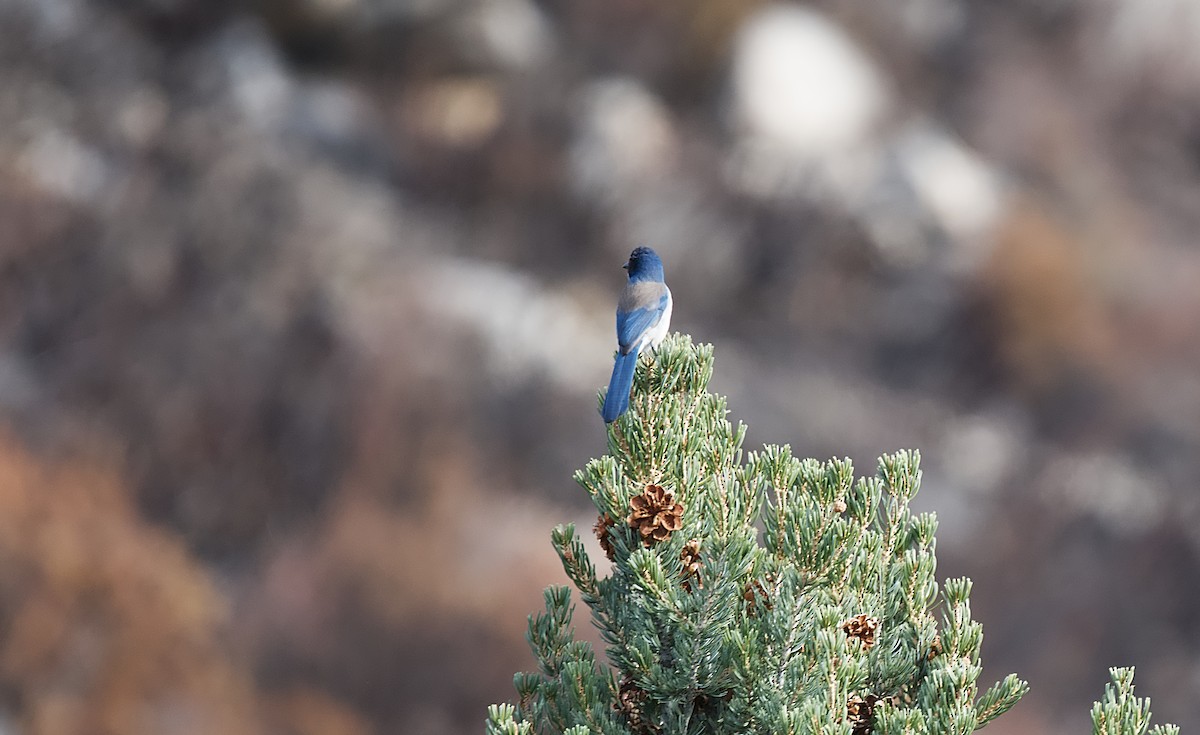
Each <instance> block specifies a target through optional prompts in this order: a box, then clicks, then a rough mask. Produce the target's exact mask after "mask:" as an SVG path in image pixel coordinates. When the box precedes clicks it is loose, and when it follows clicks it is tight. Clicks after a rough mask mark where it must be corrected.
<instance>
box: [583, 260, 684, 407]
mask: <svg viewBox="0 0 1200 735" xmlns="http://www.w3.org/2000/svg"><path fill="white" fill-rule="evenodd" d="M625 269H626V270H628V271H629V282H628V283H627V284H625V290H624V291H622V292H621V298H620V300H619V301H618V302H617V348H618V351H617V357H616V360H615V362H614V364H613V372H612V378H610V379H609V381H608V393H606V394H605V396H604V408H603V409H601V412H600V413H601V415H602V416H603V417H604V422H605V423H612V422H613V421H616V420H617V418H618V417H619V416H620V415H621V414H623V413H625V411H626V410H627V409H628V408H629V391H630V389H631V388H632V387H633V373H634V370H635V369H636V368H637V359H638V355H639V354H640V353H641V351H642V350H643V349H644V348H646V347H649V348H651V349H653V348H654V347H657V346H658V345H659V343H660V342H662V341H663V338H664V337H666V336H667V330H668V329H669V328H670V325H671V306H672V304H671V290H670V289H669V288H667V284H666V283H665V281H664V279H663V265H662V260H660V259H659V257H658V254H657V253H655V252H654V251H653V250H651V249H650V248H637V249H636V250H634V251H633V252H632V253H630V255H629V262H628V263H626V264H625Z"/></svg>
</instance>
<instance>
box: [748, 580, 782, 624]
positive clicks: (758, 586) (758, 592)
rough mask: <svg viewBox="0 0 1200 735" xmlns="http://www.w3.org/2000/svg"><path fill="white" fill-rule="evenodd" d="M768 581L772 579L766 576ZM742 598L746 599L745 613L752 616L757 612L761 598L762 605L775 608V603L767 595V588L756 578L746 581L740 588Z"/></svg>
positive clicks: (771, 608) (770, 608)
mask: <svg viewBox="0 0 1200 735" xmlns="http://www.w3.org/2000/svg"><path fill="white" fill-rule="evenodd" d="M767 581H768V582H771V581H772V580H771V579H770V577H768V580H767ZM742 599H743V600H745V601H746V614H747V615H749V616H750V617H754V616H755V615H757V614H758V603H759V600H760V599H761V600H762V605H763V607H765V608H766V609H768V610H773V609H774V608H775V603H773V602H771V598H770V597H769V596H768V595H767V588H766V587H764V586H763V583H762V582H760V581H758V580H757V579H756V580H754V581H753V582H747V583H746V586H745V587H744V588H742Z"/></svg>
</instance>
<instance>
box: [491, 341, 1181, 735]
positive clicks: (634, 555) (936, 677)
mask: <svg viewBox="0 0 1200 735" xmlns="http://www.w3.org/2000/svg"><path fill="white" fill-rule="evenodd" d="M712 369H713V350H712V347H711V346H710V345H693V343H692V341H691V339H690V338H689V337H687V336H683V335H672V336H671V337H669V338H668V339H667V340H666V341H665V342H664V343H663V344H662V346H661V347H660V348H659V349H658V351H657V353H656V354H655V355H653V356H647V357H643V358H642V360H641V362H640V364H639V366H638V370H637V375H636V377H635V381H634V388H633V397H632V399H631V402H630V410H629V412H628V413H627V414H626V415H625V416H623V417H622V418H621V419H619V420H618V421H616V422H615V423H613V424H611V425H610V427H609V453H608V454H607V455H606V456H604V457H601V458H599V459H594V460H592V461H590V462H589V463H588V464H587V466H586V467H585V468H584V469H583V470H581V471H579V472H577V473H576V475H575V479H576V481H577V482H578V483H579V484H580V485H581V486H582V487H583V488H584V489H585V490H586V491H587V492H588V494H589V495H590V496H591V499H592V501H593V503H595V505H596V508H597V511H598V513H599V517H598V520H597V522H596V525H595V528H594V529H593V530H594V532H595V533H596V535H597V537H598V538H599V541H600V545H601V548H602V549H603V551H604V552H605V554H606V556H607V557H608V559H609V561H610V562H611V570H610V573H609V574H608V576H605V577H602V576H599V575H598V573H597V570H596V566H595V565H594V564H593V562H592V561H591V559H589V557H588V554H587V552H586V550H585V547H584V544H583V542H582V541H581V540H580V538H579V536H578V535H577V533H576V530H575V528H574V527H573V526H572V525H565V526H559V527H558V528H556V529H555V530H554V532H553V534H552V540H553V543H554V547H555V549H556V550H557V551H558V554H559V556H560V558H561V559H562V563H563V567H564V569H565V570H566V573H567V576H568V577H569V578H570V580H571V582H572V583H573V584H574V586H575V588H576V590H577V592H578V595H579V598H580V599H581V600H582V601H583V603H584V604H585V605H586V606H587V607H588V608H589V609H590V611H591V618H592V622H593V623H594V624H595V625H596V626H597V627H598V628H599V630H600V633H601V636H602V638H603V640H604V642H605V644H606V653H607V659H608V663H607V664H605V663H602V662H601V661H600V660H598V659H597V656H596V654H595V652H594V651H593V650H592V646H591V645H590V644H589V643H587V642H583V641H577V640H575V638H574V630H573V628H572V625H573V613H574V605H573V604H572V601H571V593H570V591H569V589H568V588H567V587H557V586H556V587H550V588H548V589H547V590H546V593H545V606H546V609H545V612H544V613H540V614H538V615H536V616H531V618H530V622H529V631H528V639H529V642H530V645H531V646H532V648H533V651H534V653H535V655H536V657H537V659H538V663H539V668H540V670H539V671H537V672H534V673H522V674H517V675H516V677H515V678H514V683H515V685H516V689H517V693H518V702H517V705H516V706H515V707H514V706H513V705H508V704H505V705H494V706H492V707H491V708H489V712H488V724H487V729H488V733H489V735H527V734H532V733H537V734H539V735H548V734H550V733H564V734H566V735H585V733H597V734H603V735H700V734H713V735H717V734H722V733H730V734H733V733H739V734H740V733H796V734H799V733H812V734H814V735H815V734H817V733H825V734H828V735H835V734H837V735H865V734H866V733H878V734H880V735H887V734H891V733H896V734H899V733H911V734H912V735H918V734H920V733H930V734H941V733H947V734H949V733H970V732H972V731H974V730H976V729H978V728H981V727H983V726H984V725H986V724H987V723H988V722H990V721H991V720H992V719H994V718H996V717H998V716H999V715H1001V714H1002V713H1004V712H1005V711H1006V710H1008V709H1009V708H1010V707H1012V706H1013V705H1014V704H1016V702H1017V700H1018V699H1020V697H1021V696H1022V695H1023V694H1024V693H1025V691H1026V690H1027V685H1026V684H1025V682H1023V681H1021V680H1020V679H1018V678H1017V677H1016V676H1015V675H1010V676H1008V677H1007V678H1005V679H1004V680H1003V681H1001V682H1000V683H998V684H996V685H994V686H992V687H991V688H989V689H987V690H986V691H985V692H984V693H983V694H982V695H980V694H979V691H978V685H977V683H976V682H977V679H978V677H979V675H980V670H981V668H980V661H979V648H980V643H981V641H982V637H983V630H982V626H981V625H980V624H979V623H977V622H975V621H974V620H972V619H971V608H970V600H969V597H970V592H971V582H970V580H968V579H951V580H948V581H946V583H945V584H944V585H943V586H940V587H939V585H938V583H937V581H936V580H935V577H934V572H935V564H936V561H935V557H934V531H935V530H936V527H937V519H936V517H935V516H934V514H932V513H923V514H917V515H914V514H913V513H911V512H910V511H909V507H908V504H909V501H911V500H912V498H913V496H914V495H915V494H916V492H917V489H918V487H919V485H920V479H921V473H920V469H919V456H918V455H917V453H916V452H899V453H897V454H893V455H889V456H885V457H883V458H881V459H880V460H879V464H878V468H877V471H876V473H875V476H874V477H868V478H858V479H856V478H855V476H854V471H853V467H852V465H851V463H850V461H849V460H846V459H841V460H839V459H834V460H830V461H829V462H824V463H822V462H817V461H815V460H811V459H803V460H802V459H799V458H797V457H794V456H793V455H792V453H791V451H790V449H789V448H788V447H787V446H767V447H764V448H763V449H762V450H761V451H757V452H750V453H749V454H747V455H746V456H745V457H744V461H743V452H742V440H743V437H744V436H745V426H744V425H740V424H739V425H738V426H737V427H734V426H732V425H731V424H730V423H729V422H728V421H727V420H726V418H725V415H726V407H725V400H724V399H723V398H721V397H719V396H716V395H713V394H711V393H709V392H708V391H707V386H708V381H709V378H710V377H711V375H712ZM1118 686H1120V685H1118ZM1110 694H1112V696H1111V697H1109V698H1108V699H1106V700H1105V701H1106V704H1105V705H1097V707H1098V708H1099V711H1101V713H1102V715H1103V717H1104V718H1105V721H1106V722H1122V723H1123V722H1125V721H1126V717H1127V716H1126V714H1125V713H1126V711H1127V710H1128V711H1134V710H1136V712H1137V713H1140V712H1141V711H1142V710H1140V709H1137V707H1138V706H1140V705H1137V704H1131V701H1132V702H1137V701H1138V700H1131V699H1130V697H1131V694H1129V693H1128V691H1127V690H1126V689H1118V690H1117V693H1111V692H1110ZM1109 699H1112V703H1111V704H1110V703H1108V702H1109ZM1130 708H1132V709H1130ZM1097 727H1098V729H1097V730H1096V732H1097V733H1104V734H1105V735H1107V734H1108V733H1118V732H1119V733H1122V735H1125V734H1126V733H1129V734H1134V735H1141V733H1142V732H1144V729H1143V730H1142V731H1135V730H1124V729H1117V730H1112V729H1106V730H1101V729H1099V726H1097ZM1168 732H1170V731H1169V730H1162V731H1155V735H1167V733H1168Z"/></svg>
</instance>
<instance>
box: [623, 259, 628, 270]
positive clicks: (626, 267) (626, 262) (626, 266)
mask: <svg viewBox="0 0 1200 735" xmlns="http://www.w3.org/2000/svg"><path fill="white" fill-rule="evenodd" d="M621 267H622V268H624V269H625V270H629V261H625V265H623V266H621Z"/></svg>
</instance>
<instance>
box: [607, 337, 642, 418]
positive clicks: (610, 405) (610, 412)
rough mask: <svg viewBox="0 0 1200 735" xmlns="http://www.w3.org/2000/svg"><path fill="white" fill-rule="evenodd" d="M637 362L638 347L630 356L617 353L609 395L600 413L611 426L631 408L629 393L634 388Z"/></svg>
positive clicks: (610, 380)
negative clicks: (634, 373) (634, 372)
mask: <svg viewBox="0 0 1200 735" xmlns="http://www.w3.org/2000/svg"><path fill="white" fill-rule="evenodd" d="M637 360H638V349H637V348H636V347H635V348H633V349H632V350H630V351H629V353H628V354H621V353H620V352H618V353H617V359H616V361H614V362H613V371H612V377H611V378H609V380H608V393H606V394H605V395H604V408H603V409H601V411H600V414H601V415H602V416H604V423H606V424H611V423H612V422H614V421H616V420H617V417H618V416H620V415H621V414H623V413H625V411H626V410H627V409H628V408H629V391H630V389H631V388H633V371H634V370H635V369H636V368H637Z"/></svg>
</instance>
